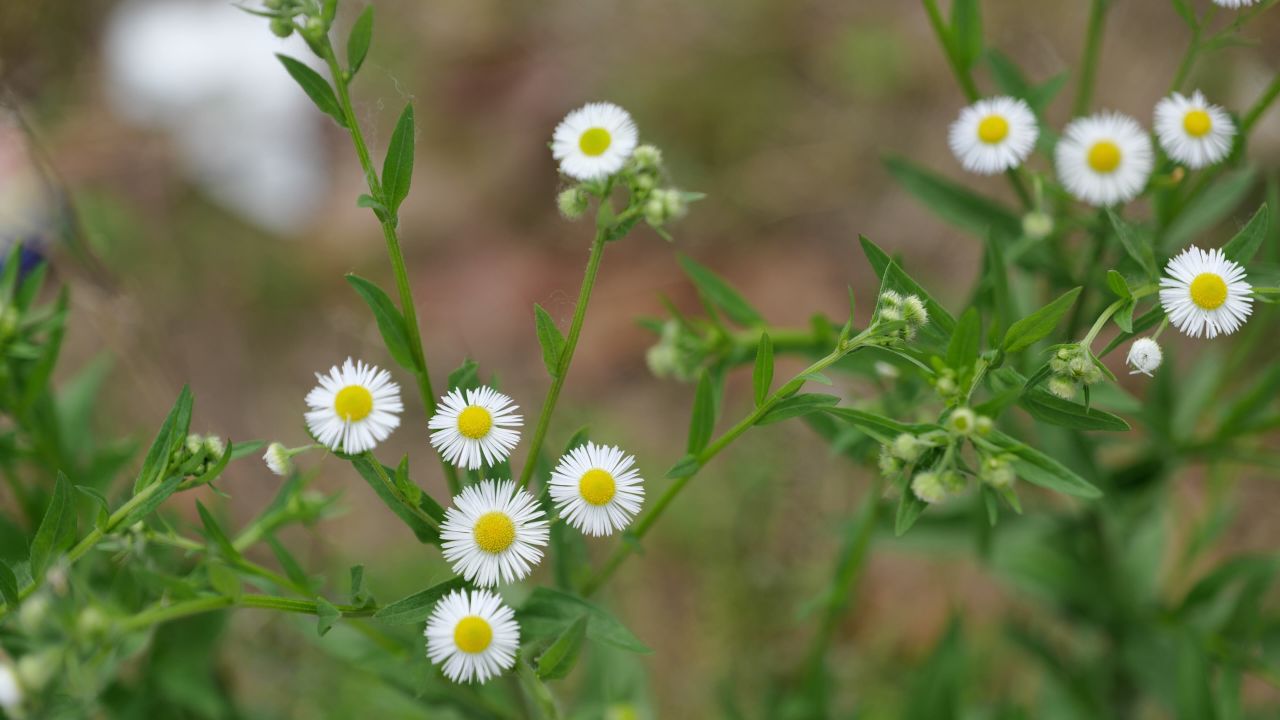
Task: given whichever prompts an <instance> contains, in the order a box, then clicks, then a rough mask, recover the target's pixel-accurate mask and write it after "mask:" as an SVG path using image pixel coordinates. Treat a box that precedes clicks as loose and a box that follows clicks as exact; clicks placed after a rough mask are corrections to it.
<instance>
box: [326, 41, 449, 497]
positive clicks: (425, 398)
mask: <svg viewBox="0 0 1280 720" xmlns="http://www.w3.org/2000/svg"><path fill="white" fill-rule="evenodd" d="M321 50H323V53H322V58H323V59H324V61H325V63H326V64H328V66H329V73H330V75H332V76H333V84H334V87H335V88H337V93H338V104H339V105H340V106H341V107H342V117H343V119H344V120H345V121H346V125H347V130H348V131H349V132H350V134H351V144H352V145H354V146H355V150H356V156H357V157H359V159H360V167H361V169H363V170H364V176H365V181H366V182H367V183H368V184H369V193H370V195H372V196H373V197H374V198H377V199H378V200H379V201H381V200H382V199H383V193H382V184H381V182H379V180H378V173H377V171H376V170H375V169H374V167H373V161H372V160H371V159H370V156H369V146H368V144H367V143H365V139H364V133H363V132H362V131H361V129H360V123H359V122H357V120H356V114H355V110H354V108H353V107H352V105H351V93H350V91H349V89H348V87H347V83H348V77H347V74H346V73H344V72H343V70H342V67H341V66H340V65H339V64H338V60H337V58H336V56H335V55H334V52H333V46H332V45H331V44H330V42H329V39H328V38H327V37H326V38H325V39H324V43H323V45H322V46H321ZM379 223H380V224H381V225H382V236H383V238H384V240H385V241H386V245H387V257H388V258H389V259H390V260H391V269H392V271H393V273H394V275H395V280H396V290H397V291H398V292H399V295H400V312H401V314H403V315H404V324H405V331H406V332H407V333H408V334H409V353H410V355H411V356H412V358H413V364H414V368H415V369H414V373H413V374H414V379H415V380H416V381H417V385H418V395H419V397H420V399H421V400H422V407H423V408H424V409H425V411H426V413H427V416H428V417H430V416H431V415H434V414H435V411H436V393H435V390H434V389H433V388H432V386H431V373H430V371H429V370H428V369H427V358H426V354H425V353H424V352H423V349H422V334H421V331H420V330H419V329H418V313H417V310H416V309H415V306H414V302H413V290H412V288H411V287H410V285H409V273H408V270H407V269H406V267H405V261H404V252H403V251H402V250H401V248H400V237H399V235H398V234H397V232H396V225H397V218H396V217H394V216H392V215H389V214H386V213H384V214H383V216H382V217H380V218H379ZM440 467H441V468H442V469H443V470H444V477H445V480H446V481H447V482H448V483H449V491H450V492H452V493H454V494H457V492H458V491H459V490H460V489H461V488H462V485H461V483H460V482H459V480H458V471H457V469H456V468H454V467H453V466H452V465H450V464H449V463H448V462H446V461H445V459H444V458H443V457H440Z"/></svg>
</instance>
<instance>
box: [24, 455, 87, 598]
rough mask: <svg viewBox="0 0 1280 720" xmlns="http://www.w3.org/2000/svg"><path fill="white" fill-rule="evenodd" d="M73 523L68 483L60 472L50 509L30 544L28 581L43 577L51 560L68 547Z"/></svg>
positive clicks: (74, 518)
mask: <svg viewBox="0 0 1280 720" xmlns="http://www.w3.org/2000/svg"><path fill="white" fill-rule="evenodd" d="M75 522H76V515H75V505H74V504H72V498H71V482H70V481H69V480H67V476H66V475H63V474H62V473H61V472H59V473H58V479H57V481H56V482H55V484H54V486H53V497H52V498H51V499H50V500H49V507H48V508H46V509H45V512H44V518H43V519H42V520H41V521H40V527H39V528H37V529H36V536H35V537H34V538H33V539H32V540H31V577H33V578H40V577H43V576H44V571H45V569H46V568H48V567H49V563H50V562H51V561H52V560H53V558H54V556H55V555H57V554H58V553H60V552H62V551H63V550H65V549H66V548H67V547H68V546H69V545H70V544H71V539H72V538H71V535H72V534H73V533H74V527H75Z"/></svg>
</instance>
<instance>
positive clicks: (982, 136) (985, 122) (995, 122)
mask: <svg viewBox="0 0 1280 720" xmlns="http://www.w3.org/2000/svg"><path fill="white" fill-rule="evenodd" d="M1008 136H1009V121H1008V120H1005V119H1004V118H1002V117H1000V116H999V115H988V116H986V117H984V118H982V122H980V123H978V139H979V140H981V141H982V142H984V143H986V144H988V145H995V144H996V143H998V142H1000V141H1001V140H1003V139H1005V138H1006V137H1008Z"/></svg>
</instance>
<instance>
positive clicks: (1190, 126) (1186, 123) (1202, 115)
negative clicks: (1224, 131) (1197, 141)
mask: <svg viewBox="0 0 1280 720" xmlns="http://www.w3.org/2000/svg"><path fill="white" fill-rule="evenodd" d="M1182 128H1183V129H1184V130H1186V131H1187V134H1188V135H1190V136H1191V137H1204V136H1205V135H1208V134H1209V131H1210V130H1212V129H1213V119H1212V118H1210V117H1209V113H1207V112H1205V111H1203V110H1192V111H1191V112H1189V113H1187V114H1186V116H1185V117H1183V118H1182Z"/></svg>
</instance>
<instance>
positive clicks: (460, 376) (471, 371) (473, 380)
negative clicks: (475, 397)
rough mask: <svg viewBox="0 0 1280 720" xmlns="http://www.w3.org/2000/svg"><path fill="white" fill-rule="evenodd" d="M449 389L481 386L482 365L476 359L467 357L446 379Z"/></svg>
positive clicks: (466, 388)
mask: <svg viewBox="0 0 1280 720" xmlns="http://www.w3.org/2000/svg"><path fill="white" fill-rule="evenodd" d="M446 382H447V383H448V386H449V390H475V389H476V388H477V387H480V365H479V364H478V363H476V361H475V360H472V359H471V358H467V359H466V360H463V361H462V365H460V366H458V369H457V370H454V371H453V372H451V373H449V378H448V380H447V381H446Z"/></svg>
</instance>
